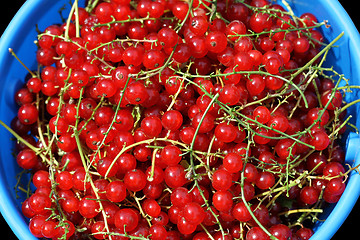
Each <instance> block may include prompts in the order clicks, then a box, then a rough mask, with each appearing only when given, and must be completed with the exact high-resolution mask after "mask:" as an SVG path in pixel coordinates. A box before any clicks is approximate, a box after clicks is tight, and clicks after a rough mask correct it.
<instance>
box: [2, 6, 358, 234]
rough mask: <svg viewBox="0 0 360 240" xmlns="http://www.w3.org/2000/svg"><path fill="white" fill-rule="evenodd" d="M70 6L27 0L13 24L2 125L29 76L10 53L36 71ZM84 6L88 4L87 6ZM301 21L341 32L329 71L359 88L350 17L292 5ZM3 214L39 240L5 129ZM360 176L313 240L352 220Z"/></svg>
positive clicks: (351, 141)
mask: <svg viewBox="0 0 360 240" xmlns="http://www.w3.org/2000/svg"><path fill="white" fill-rule="evenodd" d="M68 2H69V1H68V0H58V1H54V0H28V1H26V3H25V4H24V5H23V7H22V8H21V9H20V10H19V12H18V13H17V14H16V16H15V17H14V18H13V20H12V21H11V23H10V24H9V26H8V27H7V29H6V31H5V32H4V34H3V35H2V37H1V40H0V119H1V120H2V121H4V122H5V123H6V124H8V125H9V124H10V122H11V120H12V118H13V117H14V116H15V115H16V112H17V110H16V109H17V106H16V104H15V103H14V100H13V99H14V98H13V96H14V93H15V92H16V90H17V89H18V88H19V87H20V86H21V85H22V84H23V83H24V77H25V75H26V74H27V72H26V70H25V69H24V68H23V67H22V66H21V65H20V64H19V63H18V62H17V61H16V60H15V59H14V58H13V57H12V56H11V55H10V54H9V53H8V48H13V49H14V51H15V52H16V53H17V55H18V56H19V57H20V59H22V61H23V62H24V63H25V64H26V65H27V66H29V67H30V68H33V69H34V68H36V63H35V52H36V46H35V44H34V43H33V41H34V40H35V39H36V30H35V26H36V24H37V25H38V27H39V29H45V27H47V26H48V25H49V24H52V23H59V22H61V18H60V15H59V13H58V10H59V9H60V8H61V7H64V6H66V10H65V11H64V16H66V15H65V14H67V13H68V12H69V10H70V6H69V4H68ZM82 4H84V3H83V2H82ZM290 5H291V7H292V9H293V10H294V12H295V14H296V15H300V14H302V13H305V12H311V13H313V14H315V15H316V16H317V18H318V19H319V20H324V19H326V20H328V21H329V24H330V25H331V28H329V29H323V33H324V36H325V38H326V39H327V40H332V39H334V38H335V37H336V36H338V35H339V34H340V33H341V32H345V35H344V36H343V37H342V38H341V40H340V41H338V42H337V43H336V45H338V46H339V47H337V48H333V49H332V50H331V54H329V57H328V60H327V63H326V64H327V65H328V66H332V65H333V66H334V67H335V70H337V71H338V72H341V73H343V74H344V75H345V76H346V77H347V78H349V79H350V83H351V84H352V85H360V68H359V66H360V46H359V43H360V35H359V33H358V31H357V29H356V28H355V26H354V24H353V23H352V21H351V19H350V17H349V16H348V14H347V13H346V11H345V10H344V9H343V8H342V6H341V5H340V3H339V2H338V1H336V0H293V1H291V3H290ZM359 97H360V92H359V91H354V92H353V93H351V94H348V95H347V97H346V101H352V100H356V99H358V98H359ZM348 113H349V114H351V115H352V116H353V118H352V119H353V121H352V123H353V124H355V125H356V126H357V127H358V128H360V117H358V115H359V113H360V105H357V106H354V107H352V108H350V109H349V111H348ZM0 136H1V138H0V146H2V147H1V151H0V211H1V213H2V215H3V216H4V218H5V219H6V221H7V222H8V224H9V226H10V227H11V228H12V230H13V232H14V233H15V234H16V236H17V237H18V238H19V239H26V240H32V239H33V240H35V239H36V238H35V237H34V236H33V235H32V234H31V233H30V231H29V230H28V220H27V219H26V218H25V217H23V215H22V213H21V202H22V201H23V200H24V198H25V195H24V194H22V193H19V196H20V197H19V198H17V197H16V194H15V191H14V187H15V185H16V183H17V182H16V181H17V180H16V177H15V176H16V175H17V174H18V173H19V172H20V171H21V169H20V168H19V167H18V166H17V164H16V161H15V160H14V157H13V155H12V154H11V153H12V148H13V146H14V142H13V141H11V140H10V138H11V137H12V136H11V135H10V134H9V133H8V132H7V131H6V130H5V129H4V128H3V127H0ZM359 144H360V138H359V136H358V135H357V134H354V133H352V134H349V136H348V138H347V141H346V143H345V147H346V162H347V163H348V164H350V165H351V166H355V165H358V164H360V156H359V155H358V149H359ZM359 186H360V175H359V174H357V173H356V172H352V173H351V175H350V178H349V180H348V183H347V187H346V190H345V192H344V193H343V195H342V197H341V199H340V201H339V202H338V203H337V204H334V205H333V206H331V207H329V208H328V209H326V213H324V215H323V216H321V218H322V219H324V220H325V219H326V221H318V222H317V223H316V225H315V227H314V231H315V234H314V236H313V237H312V238H311V240H315V239H316V240H324V239H330V238H331V237H332V236H333V235H334V233H335V232H336V231H337V230H338V229H339V227H340V226H341V224H342V223H343V222H344V221H345V219H346V217H347V216H348V215H349V213H350V211H351V209H352V208H353V206H354V204H355V203H356V201H357V199H358V196H359V194H360V188H359Z"/></svg>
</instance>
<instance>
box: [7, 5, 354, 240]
mask: <svg viewBox="0 0 360 240" xmlns="http://www.w3.org/2000/svg"><path fill="white" fill-rule="evenodd" d="M24 2H25V0H12V1H6V2H4V6H3V7H2V9H3V12H2V13H1V14H0V19H1V21H0V33H2V32H3V31H4V30H5V28H6V26H7V25H8V23H9V22H10V21H11V19H12V17H13V16H14V15H15V14H16V12H17V10H18V9H19V8H20V7H21V5H22V4H23V3H24ZM339 2H340V3H341V4H342V5H343V7H344V8H345V10H346V11H347V12H348V14H349V15H350V17H351V18H352V20H353V22H354V23H355V25H356V26H357V28H358V29H360V14H359V10H358V9H359V8H358V6H357V5H356V1H351V0H342V1H339ZM5 3H6V5H5ZM359 44H360V43H359ZM0 197H1V196H0ZM0 223H1V227H2V228H1V239H17V238H16V236H15V235H14V234H13V232H12V230H11V229H10V228H9V227H8V225H7V223H6V222H5V220H4V219H3V218H2V216H1V215H0ZM359 225H360V200H359V201H358V203H357V204H356V205H355V207H354V209H353V211H352V212H351V214H350V215H349V217H348V218H347V220H346V221H345V222H344V224H343V225H342V227H341V228H340V229H339V231H338V232H337V233H336V234H335V236H334V237H333V238H332V239H333V240H340V239H346V238H351V239H357V238H359V237H355V236H356V235H357V230H358V229H357V227H358V226H359ZM346 234H348V235H347V236H346ZM349 234H354V235H352V237H350V235H349ZM324 240H325V239H324Z"/></svg>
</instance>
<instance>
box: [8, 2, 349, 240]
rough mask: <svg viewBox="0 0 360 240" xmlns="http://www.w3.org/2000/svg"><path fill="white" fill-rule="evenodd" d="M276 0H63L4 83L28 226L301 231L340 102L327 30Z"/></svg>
mask: <svg viewBox="0 0 360 240" xmlns="http://www.w3.org/2000/svg"><path fill="white" fill-rule="evenodd" d="M284 3H285V6H284V7H283V6H280V5H278V4H271V3H270V2H268V1H267V0H244V1H235V0H226V1H225V0H219V1H214V2H211V1H208V0H189V1H180V0H138V1H134V0H131V1H130V0H108V1H98V0H93V1H88V3H87V6H85V7H84V8H82V7H80V6H78V1H77V0H75V2H74V4H73V5H72V7H71V11H70V13H69V17H68V19H65V20H64V23H62V24H56V25H51V26H48V27H47V28H46V29H45V30H44V31H43V32H41V33H39V35H38V40H37V42H36V43H37V45H38V51H37V53H36V59H37V62H38V64H39V68H38V69H37V70H36V71H30V70H29V72H30V75H31V76H30V77H29V78H28V79H27V80H26V84H25V85H24V87H23V88H21V89H20V90H18V91H17V92H16V94H15V100H16V102H17V103H18V104H19V106H20V108H19V111H18V114H17V116H16V117H15V118H14V119H13V121H12V123H11V128H12V130H9V131H11V132H12V133H13V134H14V135H15V137H16V138H17V140H18V143H17V145H16V150H17V155H16V161H17V163H18V164H19V166H20V167H22V168H24V169H25V171H30V172H31V173H32V174H33V175H32V179H31V181H32V184H31V185H33V186H34V187H35V188H34V187H33V189H36V190H35V191H34V192H30V191H29V190H26V189H24V188H22V189H23V190H24V191H25V192H27V193H28V198H27V199H26V200H24V202H23V205H22V211H23V213H24V215H25V216H26V217H28V218H30V223H29V228H30V231H31V232H32V234H33V235H34V236H36V237H39V238H42V237H44V238H51V239H111V240H117V239H121V240H123V239H153V240H157V239H161V240H165V239H194V240H195V239H196V240H200V239H212V240H215V239H216V240H217V239H224V240H225V239H226V240H230V239H246V240H250V239H256V240H267V239H278V240H283V239H284V240H285V239H292V240H305V239H309V238H310V237H311V236H312V234H313V232H312V230H311V226H312V223H313V222H314V221H318V220H319V214H320V213H322V212H323V209H324V207H326V205H327V203H335V202H337V201H338V200H339V198H340V196H341V194H342V192H343V191H344V189H345V180H346V177H347V174H348V173H349V172H350V170H351V169H349V170H345V168H344V166H343V161H344V151H343V150H342V149H341V147H340V146H339V144H338V142H337V140H338V139H339V138H340V137H341V134H342V133H344V131H345V128H346V124H347V122H348V121H349V118H347V117H346V108H347V107H348V106H349V104H347V105H346V103H344V102H343V94H344V92H345V91H343V90H346V87H339V83H340V82H341V81H346V79H345V78H344V76H343V75H341V74H340V73H337V72H335V71H334V70H333V69H332V68H327V67H324V66H323V63H324V62H325V60H326V55H327V53H328V52H329V50H331V47H332V46H333V45H334V43H335V42H336V41H337V40H338V39H339V38H340V37H341V35H340V36H339V37H337V38H336V39H334V40H331V42H328V43H326V42H325V40H324V38H323V36H322V34H321V31H320V30H319V28H320V27H322V30H323V31H326V30H327V29H326V28H327V27H329V25H328V23H327V22H326V21H322V22H319V21H318V20H317V19H316V17H315V16H314V15H313V14H311V13H305V14H303V15H301V16H300V17H298V16H294V14H293V12H292V10H291V9H290V8H289V6H288V5H287V4H286V2H285V1H284ZM13 54H14V55H15V53H14V52H13Z"/></svg>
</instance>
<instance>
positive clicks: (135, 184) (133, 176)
mask: <svg viewBox="0 0 360 240" xmlns="http://www.w3.org/2000/svg"><path fill="white" fill-rule="evenodd" d="M124 183H125V186H126V188H127V189H129V190H130V191H133V192H137V191H140V190H142V189H143V188H144V187H145V185H146V175H145V173H144V172H143V171H141V170H138V169H135V170H131V171H128V172H127V173H126V174H125V177H124Z"/></svg>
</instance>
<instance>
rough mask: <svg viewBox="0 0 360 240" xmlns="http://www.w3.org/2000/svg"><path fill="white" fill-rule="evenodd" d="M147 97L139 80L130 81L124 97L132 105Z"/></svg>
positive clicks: (143, 100) (142, 101)
mask: <svg viewBox="0 0 360 240" xmlns="http://www.w3.org/2000/svg"><path fill="white" fill-rule="evenodd" d="M148 97H149V95H148V93H147V91H146V88H145V86H144V84H143V83H142V82H141V81H138V82H132V83H130V84H129V85H128V87H127V88H126V90H125V98H126V99H127V100H128V101H129V102H130V103H131V104H134V105H136V104H141V103H144V102H145V101H146V100H147V99H148Z"/></svg>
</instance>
